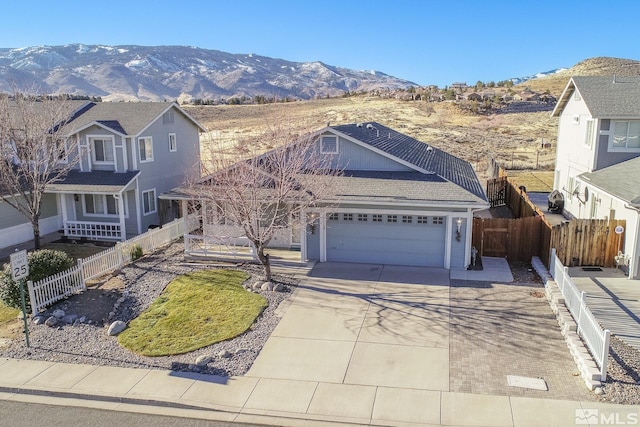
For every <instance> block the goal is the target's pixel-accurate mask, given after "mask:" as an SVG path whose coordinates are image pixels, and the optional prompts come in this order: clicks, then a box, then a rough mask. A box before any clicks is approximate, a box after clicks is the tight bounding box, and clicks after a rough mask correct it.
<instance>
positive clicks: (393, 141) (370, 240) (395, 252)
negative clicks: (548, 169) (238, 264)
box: [176, 123, 489, 269]
mask: <svg viewBox="0 0 640 427" xmlns="http://www.w3.org/2000/svg"><path fill="white" fill-rule="evenodd" d="M313 137H314V138H315V139H316V143H315V144H316V149H317V152H319V153H320V155H322V156H329V157H330V158H331V159H330V160H331V163H332V167H333V168H335V169H337V170H341V171H343V173H342V174H341V176H338V177H336V178H332V179H335V180H336V182H335V186H336V188H337V194H336V199H335V200H327V201H325V204H328V205H329V206H330V208H329V209H326V208H324V207H323V206H318V207H317V208H316V207H313V208H310V209H308V210H307V211H306V213H305V215H301V216H300V219H299V220H298V221H294V220H292V219H290V221H289V223H288V224H287V225H285V226H284V227H283V230H281V232H280V233H279V234H278V235H277V236H276V237H275V238H274V239H273V240H272V242H271V243H270V246H272V247H274V246H275V247H281V248H296V249H297V248H299V249H300V253H301V259H302V260H317V261H320V262H325V261H339V262H359V263H376V264H395V265H408V266H427V267H440V268H451V269H465V268H467V266H468V265H469V264H470V261H471V230H472V223H473V214H474V212H475V211H477V210H482V209H487V208H488V207H489V204H488V202H487V198H486V195H485V193H484V190H483V187H482V185H481V184H480V181H479V180H478V177H477V176H476V174H475V172H474V170H473V168H472V167H471V165H470V164H469V163H468V162H466V161H464V160H462V159H459V158H457V157H455V156H453V155H451V154H448V153H446V152H444V151H442V150H440V149H437V148H435V147H432V146H429V145H427V144H426V143H424V142H421V141H418V140H416V139H414V138H411V137H409V136H407V135H404V134H402V133H399V132H397V131H395V130H393V129H390V128H388V127H386V126H383V125H381V124H379V123H365V124H348V125H342V126H328V127H326V128H324V129H321V130H319V131H318V132H316V133H314V134H313ZM179 192H180V190H179V189H176V193H179ZM214 220H216V219H215V218H214ZM203 221H204V222H205V224H203V227H204V230H205V233H206V230H207V224H206V222H207V221H208V219H207V217H206V216H205V217H204V218H203ZM212 229H215V230H219V227H217V226H214V227H212ZM300 230H305V232H302V233H301V232H300ZM230 235H233V234H230ZM237 235H239V234H237Z"/></svg>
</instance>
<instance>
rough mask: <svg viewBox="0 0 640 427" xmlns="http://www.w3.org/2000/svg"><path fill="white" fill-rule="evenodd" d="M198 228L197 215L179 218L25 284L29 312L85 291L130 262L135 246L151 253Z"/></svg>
mask: <svg viewBox="0 0 640 427" xmlns="http://www.w3.org/2000/svg"><path fill="white" fill-rule="evenodd" d="M198 226H199V221H198V219H197V216H195V215H192V216H189V217H187V218H179V219H176V220H174V221H171V222H170V223H168V224H165V225H163V226H162V228H156V229H152V230H149V231H147V232H146V233H144V234H140V235H139V236H136V237H134V238H133V239H130V240H127V241H125V242H118V243H116V245H115V246H114V247H112V248H109V249H107V250H105V251H102V252H99V253H97V254H95V255H92V256H90V257H88V258H85V259H79V260H78V265H77V266H75V267H73V268H70V269H68V270H66V271H64V272H62V273H58V274H56V275H53V276H50V277H47V278H46V279H43V280H40V281H38V282H35V283H33V282H31V281H28V282H27V284H28V286H29V297H30V298H31V307H32V312H33V313H37V312H38V311H40V310H41V309H42V308H44V307H46V306H48V305H50V304H53V303H54V302H56V301H59V300H61V299H63V298H66V297H68V296H69V295H72V294H74V293H76V292H80V291H84V290H86V289H87V287H86V281H87V280H90V279H94V278H96V277H100V276H102V275H104V274H106V273H109V272H111V271H114V270H116V269H118V268H121V267H123V266H124V265H125V264H128V263H130V262H131V261H132V259H131V251H132V249H133V248H134V247H135V246H140V247H141V248H142V252H143V254H145V253H151V252H153V251H155V250H156V249H157V248H159V247H160V246H164V245H166V244H167V243H170V242H171V241H173V240H176V239H178V238H180V237H182V236H183V235H184V234H185V233H187V232H190V231H193V230H194V227H198Z"/></svg>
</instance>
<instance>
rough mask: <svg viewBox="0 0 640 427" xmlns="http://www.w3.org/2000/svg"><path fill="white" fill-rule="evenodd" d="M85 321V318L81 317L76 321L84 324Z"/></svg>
mask: <svg viewBox="0 0 640 427" xmlns="http://www.w3.org/2000/svg"><path fill="white" fill-rule="evenodd" d="M86 321H87V316H82V317H80V318H79V319H78V322H80V323H85V322H86Z"/></svg>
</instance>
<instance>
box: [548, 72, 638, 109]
mask: <svg viewBox="0 0 640 427" xmlns="http://www.w3.org/2000/svg"><path fill="white" fill-rule="evenodd" d="M576 90H577V91H578V92H579V93H580V96H581V97H582V100H583V101H584V103H585V104H586V106H587V108H588V109H589V112H590V113H591V116H592V117H595V118H638V117H640V102H638V99H640V76H625V77H619V76H574V77H571V79H569V82H568V83H567V86H566V87H565V89H564V91H563V92H562V95H561V96H560V98H559V99H558V103H557V104H556V107H555V108H554V110H553V112H552V113H551V115H552V116H553V117H558V116H560V114H561V113H562V110H563V109H564V107H565V105H566V104H567V102H568V101H569V99H570V98H571V95H573V93H574V92H575V91H576Z"/></svg>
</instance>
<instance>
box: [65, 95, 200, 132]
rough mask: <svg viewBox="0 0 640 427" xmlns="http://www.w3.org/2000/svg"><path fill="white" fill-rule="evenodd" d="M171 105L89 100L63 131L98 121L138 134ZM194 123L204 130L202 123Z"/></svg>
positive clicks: (76, 128) (73, 130)
mask: <svg viewBox="0 0 640 427" xmlns="http://www.w3.org/2000/svg"><path fill="white" fill-rule="evenodd" d="M172 105H176V104H175V103H173V102H91V103H88V104H87V106H85V107H84V108H83V109H82V110H81V114H76V115H75V116H74V118H73V120H71V122H70V123H68V124H67V125H66V129H65V132H66V133H68V134H74V133H76V132H77V131H78V130H80V129H82V128H84V127H86V126H88V125H90V124H91V123H100V124H101V125H103V126H105V127H108V128H110V129H112V130H114V131H116V132H119V133H121V134H124V135H138V134H139V133H140V132H142V131H143V130H144V128H146V127H147V126H148V125H149V124H150V123H151V122H152V121H153V120H155V119H156V118H158V117H159V116H160V114H162V113H163V112H164V111H165V110H167V109H168V108H169V107H170V106H172ZM190 119H191V120H193V119H192V118H190ZM194 122H195V120H194ZM195 123H196V125H197V126H198V127H199V128H200V129H202V130H204V128H203V127H202V125H200V124H199V123H197V122H195Z"/></svg>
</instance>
